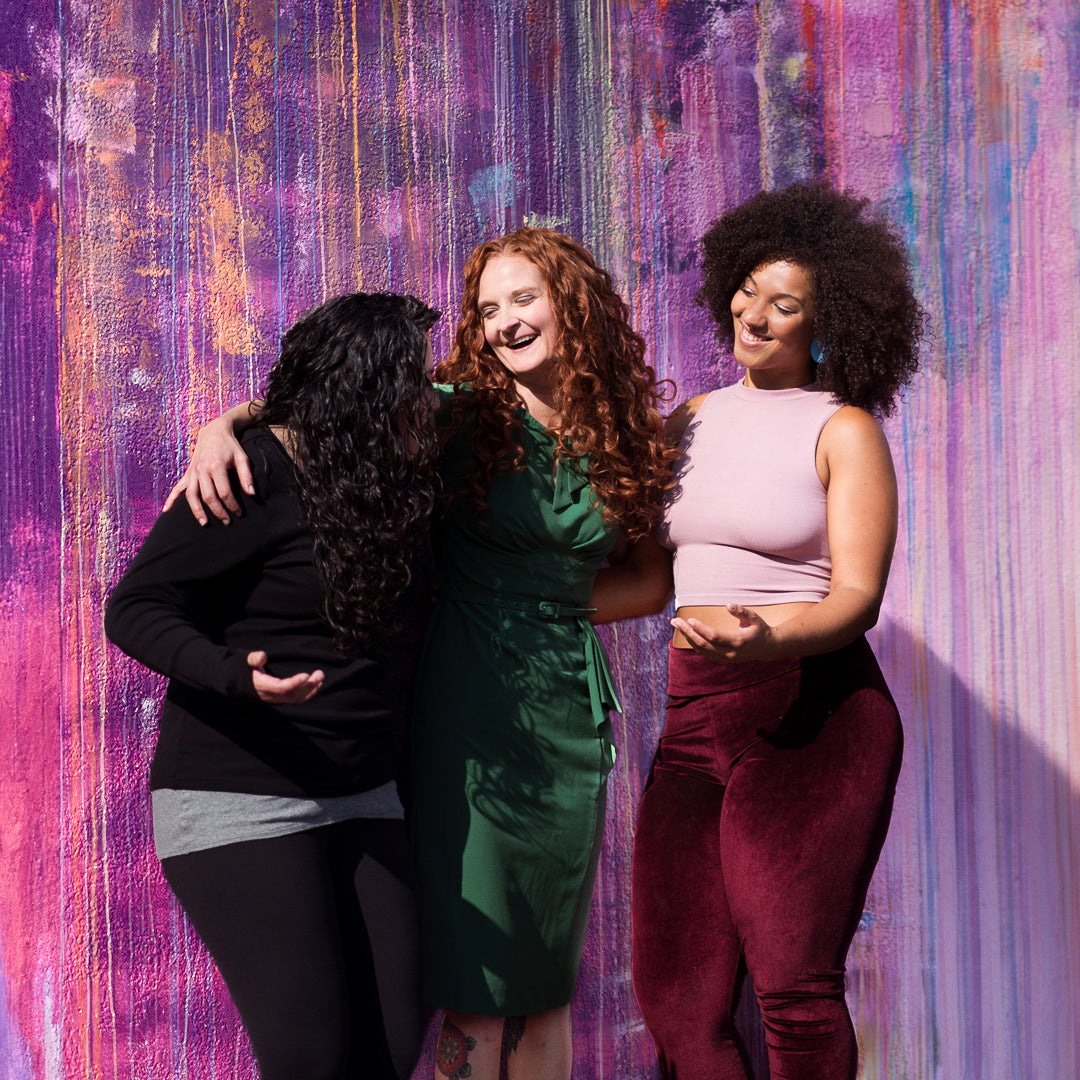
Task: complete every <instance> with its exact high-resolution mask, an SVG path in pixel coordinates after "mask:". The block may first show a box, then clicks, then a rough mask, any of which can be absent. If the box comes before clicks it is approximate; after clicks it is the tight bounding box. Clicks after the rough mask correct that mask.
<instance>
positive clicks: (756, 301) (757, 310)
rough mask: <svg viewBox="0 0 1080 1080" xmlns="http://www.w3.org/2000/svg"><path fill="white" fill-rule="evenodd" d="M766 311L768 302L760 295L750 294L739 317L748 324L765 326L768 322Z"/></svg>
mask: <svg viewBox="0 0 1080 1080" xmlns="http://www.w3.org/2000/svg"><path fill="white" fill-rule="evenodd" d="M766 311H767V308H766V304H765V302H764V301H763V300H762V298H761V297H760V296H748V297H746V307H744V308H743V309H742V311H741V313H740V314H739V318H740V319H742V321H743V322H744V323H746V324H747V325H748V326H758V327H760V326H765V325H766V323H767V322H768V317H767V314H766Z"/></svg>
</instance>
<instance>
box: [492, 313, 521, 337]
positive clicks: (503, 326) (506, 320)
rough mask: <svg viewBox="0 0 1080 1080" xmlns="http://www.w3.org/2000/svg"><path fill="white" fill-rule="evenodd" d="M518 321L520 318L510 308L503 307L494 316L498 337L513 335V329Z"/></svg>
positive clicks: (519, 321)
mask: <svg viewBox="0 0 1080 1080" xmlns="http://www.w3.org/2000/svg"><path fill="white" fill-rule="evenodd" d="M520 323H521V320H520V319H519V318H518V317H517V315H515V314H514V311H513V309H512V308H505V309H503V310H502V311H500V312H499V313H498V314H497V315H496V316H495V329H496V330H497V331H498V333H499V336H500V337H504V338H507V337H513V331H514V330H516V329H517V327H518V325H519V324H520Z"/></svg>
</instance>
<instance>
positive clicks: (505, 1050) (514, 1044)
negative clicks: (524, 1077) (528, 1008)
mask: <svg viewBox="0 0 1080 1080" xmlns="http://www.w3.org/2000/svg"><path fill="white" fill-rule="evenodd" d="M524 1034H525V1017H524V1016H508V1017H507V1018H506V1019H505V1020H504V1021H503V1037H502V1048H501V1049H500V1050H499V1080H509V1076H510V1055H511V1054H512V1053H513V1052H514V1051H515V1050H516V1049H517V1048H518V1043H519V1042H521V1037H522V1036H523V1035H524Z"/></svg>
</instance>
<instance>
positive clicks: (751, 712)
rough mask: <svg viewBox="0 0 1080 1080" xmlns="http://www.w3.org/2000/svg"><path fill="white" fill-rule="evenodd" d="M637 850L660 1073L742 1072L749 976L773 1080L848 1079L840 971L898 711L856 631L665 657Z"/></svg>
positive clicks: (641, 984) (875, 850) (891, 772)
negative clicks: (802, 644)
mask: <svg viewBox="0 0 1080 1080" xmlns="http://www.w3.org/2000/svg"><path fill="white" fill-rule="evenodd" d="M669 676H670V677H669V685H668V690H669V695H670V697H669V705H668V713H667V720H666V724H665V727H664V732H663V735H662V736H661V739H660V747H659V749H658V750H657V754H656V759H655V761H654V762H653V767H652V771H651V772H650V775H649V780H648V784H647V785H646V789H645V793H644V795H643V797H642V803H641V810H640V814H639V817H638V823H637V831H636V835H635V841H634V864H633V893H632V914H633V964H634V989H635V992H636V993H637V998H638V1003H639V1005H640V1007H641V1011H642V1015H643V1016H644V1018H645V1023H646V1025H647V1027H648V1029H649V1032H650V1034H651V1035H652V1037H653V1041H654V1042H655V1044H656V1051H657V1057H658V1058H659V1061H660V1067H661V1071H662V1073H663V1075H664V1076H665V1077H666V1078H667V1080H706V1078H708V1080H746V1078H747V1077H748V1076H749V1069H748V1066H747V1064H746V1054H745V1050H744V1048H743V1046H742V1045H741V1043H740V1040H739V1036H738V1034H737V1033H736V1030H735V1025H734V1014H735V1009H736V1006H737V1004H738V1000H739V993H740V990H741V986H742V982H743V979H744V976H745V974H746V973H747V971H749V973H750V976H751V979H752V981H753V984H754V987H755V989H756V991H757V995H758V1002H759V1005H760V1007H761V1013H762V1021H763V1024H764V1028H765V1036H766V1044H767V1048H768V1057H769V1069H770V1074H771V1080H810V1078H813V1080H853V1078H854V1076H855V1071H856V1065H857V1058H858V1051H857V1047H856V1043H855V1033H854V1029H853V1028H852V1024H851V1019H850V1016H849V1014H848V1011H847V1005H846V1003H845V1000H844V963H845V958H846V955H847V951H848V947H849V946H850V944H851V939H852V937H853V935H854V933H855V929H856V927H857V926H858V922H859V919H860V917H861V915H862V910H863V903H864V901H865V899H866V891H867V888H868V886H869V883H870V877H871V874H872V873H873V869H874V865H875V863H876V862H877V858H878V855H879V854H880V851H881V845H882V843H883V842H884V839H885V833H886V830H887V829H888V823H889V815H890V813H891V810H892V801H893V793H894V791H895V788H896V780H897V776H898V774H899V770H900V757H901V752H902V744H903V735H902V732H901V728H900V717H899V715H898V713H897V711H896V706H895V705H894V703H893V700H892V697H891V695H890V694H889V690H888V687H887V686H886V685H885V680H884V678H883V677H882V675H881V671H880V669H879V668H878V665H877V661H876V660H875V659H874V655H873V653H872V652H871V651H870V647H869V646H868V645H867V643H866V641H865V639H862V638H860V639H859V640H858V641H856V642H853V643H852V644H851V645H848V646H845V647H844V648H842V649H838V650H837V651H835V652H833V653H829V654H826V655H824V656H813V657H805V658H802V659H795V660H778V661H768V662H760V663H746V664H715V663H713V662H712V661H710V660H707V659H705V658H704V657H702V656H699V655H698V654H697V653H695V652H693V651H692V650H683V649H671V650H670V658H669Z"/></svg>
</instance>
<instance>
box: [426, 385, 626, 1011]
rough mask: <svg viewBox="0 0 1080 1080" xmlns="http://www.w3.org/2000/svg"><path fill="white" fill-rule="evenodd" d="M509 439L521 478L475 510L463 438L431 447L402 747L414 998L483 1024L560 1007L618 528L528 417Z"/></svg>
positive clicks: (590, 815) (572, 966)
mask: <svg viewBox="0 0 1080 1080" xmlns="http://www.w3.org/2000/svg"><path fill="white" fill-rule="evenodd" d="M440 393H441V396H442V397H443V398H444V401H445V400H446V399H448V398H449V397H450V396H451V394H450V391H449V390H448V389H446V388H442V389H441V390H440ZM442 412H443V413H444V414H445V413H447V412H448V409H447V408H445V406H444V408H443V410H442ZM522 438H523V441H524V447H525V462H526V468H525V471H524V472H517V473H503V474H496V476H495V479H494V481H493V483H492V486H491V490H490V492H489V495H488V500H489V504H490V505H489V507H488V509H487V510H486V511H485V512H484V513H483V514H481V515H479V516H477V514H476V513H475V511H474V509H473V506H472V503H471V498H470V496H469V495H468V493H466V492H464V491H463V488H464V486H465V477H466V474H467V470H468V466H469V461H470V439H471V432H469V431H466V432H464V433H462V434H460V435H458V436H457V437H456V438H454V439H453V440H451V441H450V443H449V444H448V445H447V446H446V447H445V449H444V451H443V454H442V458H441V472H442V476H443V482H444V485H445V486H444V490H445V491H446V492H449V493H454V495H453V498H452V499H451V501H450V503H449V505H448V506H446V507H445V509H444V511H443V513H442V514H441V516H440V520H439V521H438V523H437V525H436V532H435V540H436V566H437V574H436V588H437V597H438V598H437V602H436V606H435V609H434V612H433V615H432V619H431V622H430V625H429V627H428V632H427V637H426V640H425V645H424V651H423V655H422V657H421V659H420V670H419V674H418V678H417V691H416V704H415V714H414V727H413V735H412V747H413V767H414V771H413V785H414V815H413V822H414V825H413V831H414V838H415V844H416V855H417V871H418V877H419V881H418V891H419V899H420V906H421V929H422V935H423V947H424V964H425V982H424V990H425V999H426V1000H427V1002H428V1003H429V1004H430V1005H432V1006H433V1007H435V1008H442V1009H452V1010H455V1011H459V1012H470V1013H479V1014H483V1015H490V1016H516V1015H522V1014H530V1013H536V1012H542V1011H544V1010H546V1009H552V1008H556V1007H557V1006H560V1005H565V1004H566V1003H567V1002H569V1000H570V998H571V996H572V995H573V992H574V983H575V981H576V979H577V970H578V966H579V964H580V961H581V950H582V945H583V942H584V936H585V924H586V921H587V918H588V913H589V903H590V899H591V895H592V886H593V880H594V878H595V874H596V863H597V858H598V856H599V850H600V842H601V838H602V835H603V827H604V792H605V784H606V780H607V774H608V772H609V770H610V769H611V765H612V763H613V761H614V756H615V753H614V747H613V745H612V742H611V738H610V735H611V729H610V724H609V722H608V711H609V710H610V709H612V708H618V701H617V699H616V696H615V692H614V688H613V685H612V681H611V674H610V671H609V669H608V665H607V658H606V657H605V655H604V651H603V647H602V646H601V644H600V642H599V640H598V639H597V636H596V632H595V631H594V630H593V628H592V626H591V625H590V624H589V622H588V620H587V617H586V610H587V605H588V602H589V596H590V593H591V590H592V583H593V578H594V576H595V574H596V571H597V569H598V568H599V566H600V563H601V562H602V561H603V559H604V558H605V557H606V556H607V554H608V553H609V552H610V550H611V547H612V545H613V543H614V541H615V535H616V530H614V529H612V528H609V527H607V526H605V524H604V522H603V520H602V518H601V514H600V511H599V509H597V508H596V507H595V506H593V505H591V504H592V502H593V501H594V499H593V494H592V490H591V488H590V487H589V485H588V482H587V480H586V479H585V477H584V475H583V473H582V470H581V469H579V468H578V466H577V465H575V464H573V463H566V462H560V463H559V465H558V468H557V469H556V468H555V461H554V441H553V440H552V438H551V437H550V435H548V433H547V431H546V430H545V428H544V426H543V425H542V424H540V423H538V422H537V421H536V420H534V419H533V418H532V417H531V416H529V415H528V414H524V415H523V419H522Z"/></svg>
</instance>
